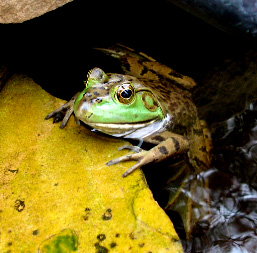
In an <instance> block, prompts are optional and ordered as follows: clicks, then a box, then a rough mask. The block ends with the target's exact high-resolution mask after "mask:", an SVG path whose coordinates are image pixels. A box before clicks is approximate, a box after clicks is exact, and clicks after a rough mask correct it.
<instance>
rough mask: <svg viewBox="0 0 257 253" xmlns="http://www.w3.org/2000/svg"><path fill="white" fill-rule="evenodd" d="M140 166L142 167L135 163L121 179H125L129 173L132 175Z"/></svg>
mask: <svg viewBox="0 0 257 253" xmlns="http://www.w3.org/2000/svg"><path fill="white" fill-rule="evenodd" d="M141 166H142V165H141V163H140V161H139V162H137V163H136V164H134V165H133V166H132V167H130V168H129V169H128V170H127V171H125V172H124V173H123V175H122V176H123V177H126V176H127V175H129V174H130V173H132V172H133V171H135V170H136V169H139V168H140V167H141Z"/></svg>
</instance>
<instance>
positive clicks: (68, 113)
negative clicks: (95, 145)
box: [45, 92, 79, 129]
mask: <svg viewBox="0 0 257 253" xmlns="http://www.w3.org/2000/svg"><path fill="white" fill-rule="evenodd" d="M78 95H79V92H78V93H76V94H75V95H74V96H73V97H72V98H71V100H70V101H69V102H67V103H65V104H64V105H62V106H60V107H59V108H57V109H56V110H54V111H53V112H51V113H49V114H48V115H47V116H46V117H45V119H50V118H54V123H55V122H57V121H56V117H58V116H57V115H58V114H59V113H60V112H62V111H66V112H65V116H64V118H63V120H62V124H61V126H60V128H61V129H62V128H64V127H65V126H66V124H67V122H68V120H69V118H70V116H71V114H72V113H73V111H74V110H73V106H74V102H75V100H76V98H77V96H78ZM76 120H77V119H76ZM77 122H78V120H77Z"/></svg>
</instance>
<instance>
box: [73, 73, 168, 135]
mask: <svg viewBox="0 0 257 253" xmlns="http://www.w3.org/2000/svg"><path fill="white" fill-rule="evenodd" d="M85 85H86V88H85V89H84V90H83V91H82V92H81V93H80V94H79V95H78V97H77V99H76V101H75V103H74V112H75V115H76V117H77V118H78V119H80V120H81V121H83V122H84V123H85V124H87V125H89V126H91V127H93V128H94V129H96V130H99V131H101V132H104V133H106V134H110V135H113V136H116V137H125V138H132V139H141V138H144V137H145V136H148V135H149V134H152V133H153V132H156V131H158V130H160V129H162V128H163V127H164V125H165V122H166V121H167V120H165V119H166V118H167V116H166V113H165V110H164V109H163V108H162V106H161V104H160V102H159V101H158V98H157V97H156V96H155V95H154V93H153V92H152V90H151V89H149V88H148V87H146V86H145V85H144V83H143V82H141V81H139V80H138V79H137V78H135V77H133V76H129V75H120V74H106V73H105V72H104V71H103V70H102V69H100V68H94V69H92V70H91V71H90V72H89V73H88V78H87V81H86V82H85Z"/></svg>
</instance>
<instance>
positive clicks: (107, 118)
mask: <svg viewBox="0 0 257 253" xmlns="http://www.w3.org/2000/svg"><path fill="white" fill-rule="evenodd" d="M101 50H102V51H104V52H105V53H107V54H109V55H111V56H113V57H116V58H118V59H119V60H120V61H121V63H122V66H123V69H124V72H125V73H126V74H125V75H123V74H115V73H108V74H106V73H105V72H104V71H103V70H102V69H100V68H94V69H92V70H91V71H89V73H88V77H87V81H86V82H85V85H86V87H85V89H84V90H83V91H82V92H80V93H78V94H76V95H75V96H74V97H73V98H72V99H71V100H70V101H69V102H67V103H66V104H64V105H63V106H61V107H60V108H58V109H56V110H55V111H54V112H52V113H50V114H49V115H47V117H46V119H49V118H51V117H56V116H57V114H58V113H59V112H61V111H66V115H65V117H64V119H63V122H62V124H61V128H63V127H64V126H65V125H66V123H67V121H68V119H69V117H70V116H71V114H72V113H73V112H74V114H75V117H76V118H77V119H78V120H80V121H82V122H84V123H85V124H87V125H89V126H91V127H92V128H94V129H96V130H98V131H101V132H104V133H106V134H109V135H112V136H114V137H123V138H129V139H137V140H142V141H144V142H148V143H152V144H154V145H155V146H154V147H153V148H151V149H150V150H143V149H141V148H139V147H137V146H130V145H126V146H123V147H121V148H120V149H123V148H127V149H130V150H132V151H134V153H129V154H127V155H125V156H122V157H119V158H117V159H114V160H111V161H109V162H108V163H107V165H112V164H115V163H119V162H123V161H129V160H136V161H137V163H136V164H135V165H134V166H132V167H131V168H130V169H128V170H127V171H126V172H125V173H124V174H123V176H124V177H125V176H127V175H128V174H130V173H131V172H132V171H134V170H136V169H137V168H140V167H141V166H143V165H146V164H149V163H157V162H160V161H162V160H165V159H167V158H171V157H172V158H174V157H175V158H176V157H178V156H181V155H185V158H186V160H187V162H188V164H189V165H190V167H191V168H193V171H194V173H195V174H199V173H200V172H201V171H203V170H206V169H207V168H209V166H210V162H211V159H210V151H211V140H210V136H209V132H208V130H207V128H206V125H205V124H204V122H202V121H200V120H199V118H198V114H197V109H196V107H195V105H194V103H193V102H192V98H191V93H190V89H192V88H193V87H194V86H195V85H196V84H195V82H194V81H193V79H191V78H189V77H187V76H184V75H181V74H179V73H177V72H176V71H174V70H172V69H171V68H169V67H167V66H165V65H163V64H160V63H158V62H157V61H155V60H154V59H153V58H151V57H149V56H147V55H145V54H143V53H135V52H134V51H133V50H132V49H129V48H118V49H101Z"/></svg>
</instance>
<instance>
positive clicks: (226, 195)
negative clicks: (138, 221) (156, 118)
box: [144, 101, 257, 253]
mask: <svg viewBox="0 0 257 253" xmlns="http://www.w3.org/2000/svg"><path fill="white" fill-rule="evenodd" d="M212 137H213V144H214V150H213V163H212V166H211V168H210V169H209V170H208V171H205V172H203V173H201V177H203V178H205V179H208V181H209V189H208V190H207V191H208V193H209V197H210V208H211V215H210V217H208V221H206V220H203V221H201V222H199V223H198V224H196V226H195V227H194V229H193V232H192V235H191V239H189V240H186V238H185V231H184V228H183V223H182V221H181V219H180V218H179V216H178V215H177V214H176V213H174V212H173V211H167V214H168V215H169V216H170V218H171V219H172V221H173V223H174V225H175V228H176V230H177V232H178V233H179V235H180V237H181V239H182V243H183V246H184V250H185V252H213V253H214V252H215V253H216V252H251V253H254V252H257V170H256V166H257V165H256V162H257V138H256V137H257V102H256V101H255V102H252V103H251V104H250V105H249V107H248V108H247V109H246V110H245V111H244V112H243V113H242V114H239V115H237V116H234V117H231V118H230V119H229V120H227V121H225V122H223V123H220V124H216V125H213V126H212ZM155 169H156V168H155ZM144 172H145V174H146V177H147V180H148V183H149V185H150V188H151V189H152V191H153V193H154V196H155V198H156V199H157V200H159V204H160V205H161V206H162V207H165V205H166V202H167V199H168V195H169V190H170V188H169V185H168V184H166V182H167V180H166V179H167V177H168V176H169V175H168V174H167V167H166V168H165V169H163V170H160V169H159V172H156V171H155V170H154V168H150V169H149V171H148V168H146V169H145V170H144ZM160 174H162V175H160ZM163 174H165V176H163ZM152 175H153V177H152ZM165 178H166V179H165Z"/></svg>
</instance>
